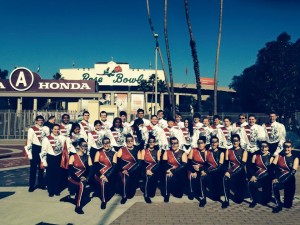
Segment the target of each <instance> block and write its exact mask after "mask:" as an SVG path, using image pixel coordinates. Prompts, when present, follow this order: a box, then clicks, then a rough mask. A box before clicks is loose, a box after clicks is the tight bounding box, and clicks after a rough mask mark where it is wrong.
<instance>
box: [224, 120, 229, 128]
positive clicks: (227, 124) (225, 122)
mask: <svg viewBox="0 0 300 225" xmlns="http://www.w3.org/2000/svg"><path fill="white" fill-rule="evenodd" d="M224 124H225V127H229V126H230V125H231V122H230V120H229V119H225V120H224Z"/></svg>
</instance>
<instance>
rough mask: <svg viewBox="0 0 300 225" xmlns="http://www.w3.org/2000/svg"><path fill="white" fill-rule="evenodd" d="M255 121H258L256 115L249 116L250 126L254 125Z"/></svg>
mask: <svg viewBox="0 0 300 225" xmlns="http://www.w3.org/2000/svg"><path fill="white" fill-rule="evenodd" d="M255 123H256V119H255V117H253V116H251V117H249V124H250V126H253V125H254V124H255Z"/></svg>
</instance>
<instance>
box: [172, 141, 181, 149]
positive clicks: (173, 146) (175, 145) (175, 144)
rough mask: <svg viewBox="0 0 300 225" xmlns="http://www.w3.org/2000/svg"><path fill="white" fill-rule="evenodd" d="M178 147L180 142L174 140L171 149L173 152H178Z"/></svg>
mask: <svg viewBox="0 0 300 225" xmlns="http://www.w3.org/2000/svg"><path fill="white" fill-rule="evenodd" d="M178 147H179V142H178V140H172V142H171V149H172V150H173V151H176V150H177V149H178Z"/></svg>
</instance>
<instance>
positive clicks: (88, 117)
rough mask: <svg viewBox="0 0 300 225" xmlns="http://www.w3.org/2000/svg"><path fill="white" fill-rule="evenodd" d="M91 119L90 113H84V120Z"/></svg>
mask: <svg viewBox="0 0 300 225" xmlns="http://www.w3.org/2000/svg"><path fill="white" fill-rule="evenodd" d="M89 119H90V114H88V113H85V114H83V120H85V121H89Z"/></svg>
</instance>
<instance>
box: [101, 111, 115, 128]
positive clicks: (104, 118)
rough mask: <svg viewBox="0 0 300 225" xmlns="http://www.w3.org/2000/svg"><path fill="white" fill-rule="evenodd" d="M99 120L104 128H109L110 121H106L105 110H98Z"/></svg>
mask: <svg viewBox="0 0 300 225" xmlns="http://www.w3.org/2000/svg"><path fill="white" fill-rule="evenodd" d="M100 121H101V123H102V125H103V126H104V127H105V128H106V129H110V128H111V126H112V123H111V122H109V121H107V112H106V111H101V112H100Z"/></svg>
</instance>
